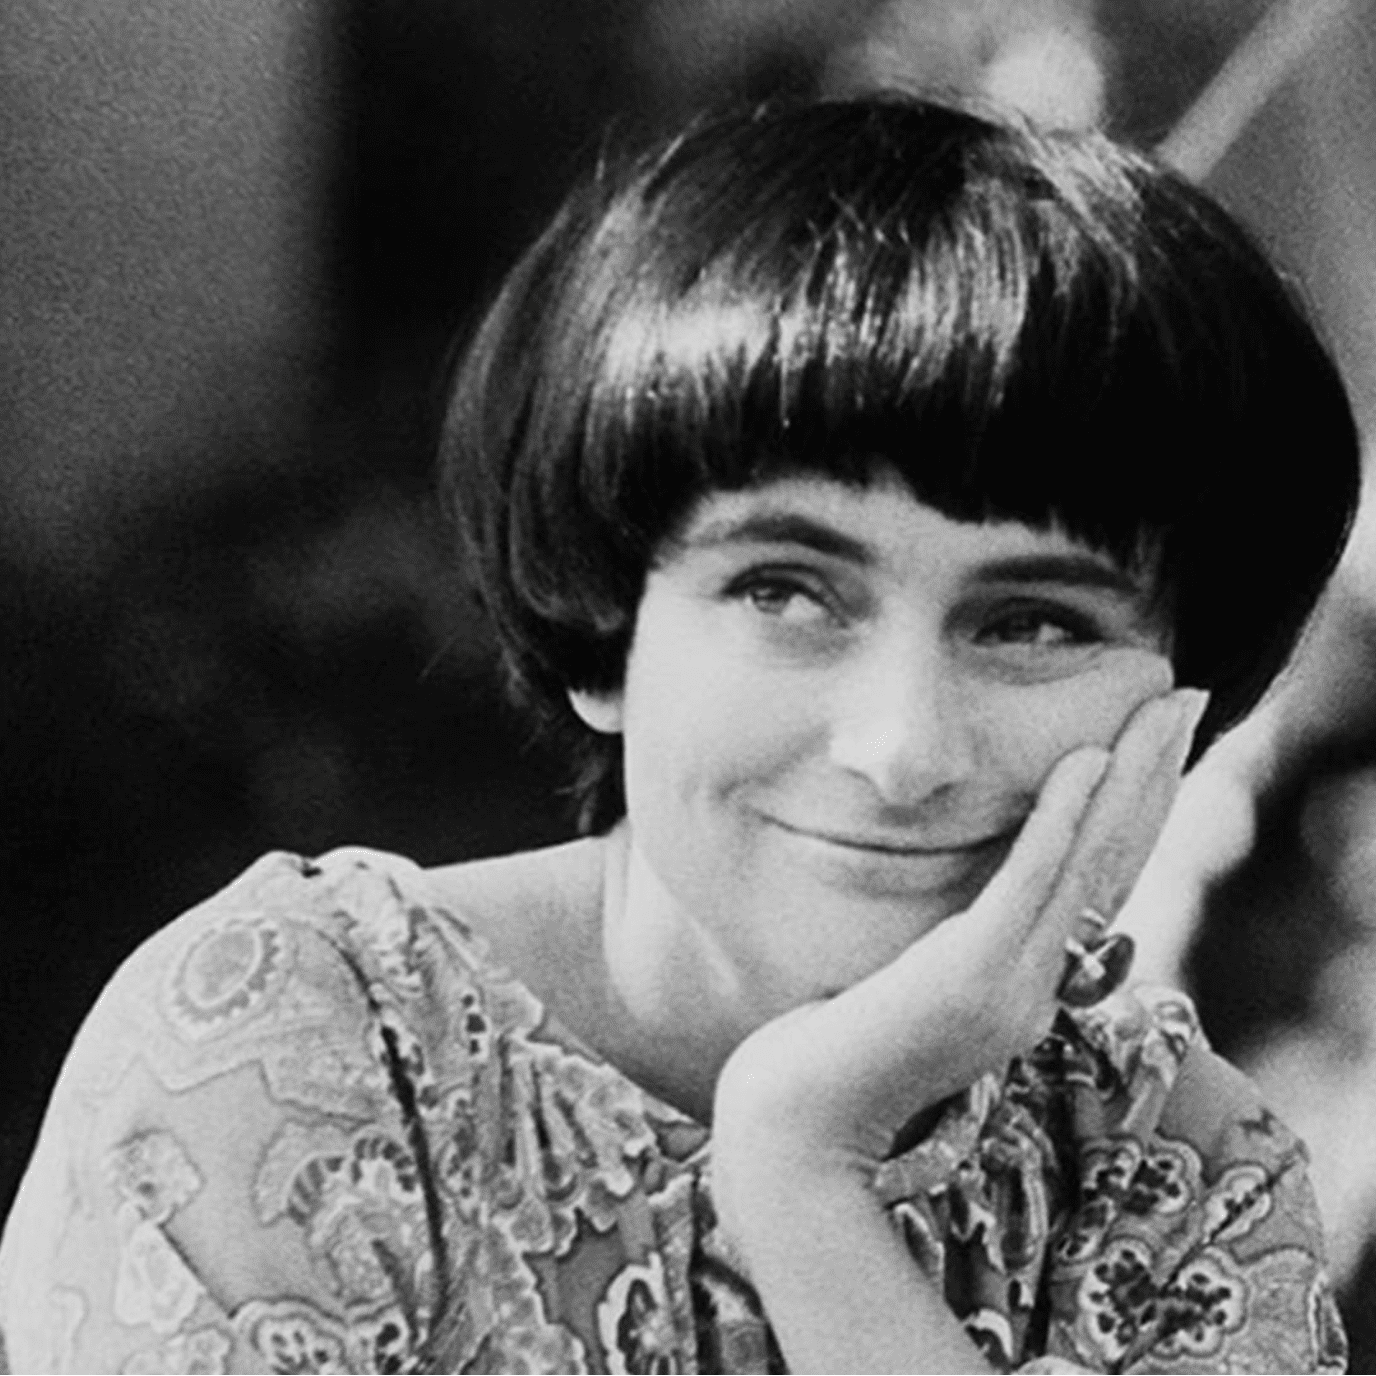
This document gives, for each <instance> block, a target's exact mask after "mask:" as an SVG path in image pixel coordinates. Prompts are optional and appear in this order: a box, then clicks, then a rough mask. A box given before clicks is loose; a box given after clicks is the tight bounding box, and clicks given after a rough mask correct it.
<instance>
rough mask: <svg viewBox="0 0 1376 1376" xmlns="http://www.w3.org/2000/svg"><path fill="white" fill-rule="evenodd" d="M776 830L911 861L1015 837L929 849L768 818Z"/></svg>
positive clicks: (1003, 834)
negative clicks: (795, 824) (800, 825)
mask: <svg viewBox="0 0 1376 1376" xmlns="http://www.w3.org/2000/svg"><path fill="white" fill-rule="evenodd" d="M769 820H770V821H772V822H773V823H774V824H775V825H776V826H778V827H781V828H782V829H783V830H784V831H788V832H792V833H793V835H795V836H802V837H806V838H807V839H808V840H811V841H822V842H826V843H827V844H829V845H833V846H840V847H844V848H845V849H847V850H855V851H868V852H870V853H872V854H875V855H885V856H895V857H898V858H904V859H907V858H911V859H915V860H917V859H924V858H926V859H939V858H943V857H950V856H959V855H970V854H972V853H975V852H979V851H984V850H990V849H993V848H994V847H996V846H999V845H1003V844H1006V843H1008V842H1010V841H1011V840H1012V839H1013V837H1014V836H1016V835H1017V832H1018V828H1017V827H1012V828H1010V829H1008V830H1006V831H1000V832H996V833H994V834H993V835H990V836H982V837H979V838H978V839H977V840H973V841H959V842H954V843H948V844H946V845H933V844H931V842H917V841H911V840H906V839H899V838H897V837H890V836H866V835H858V834H853V833H846V832H839V831H830V830H827V829H825V828H819V827H799V826H793V825H791V824H790V823H788V822H784V821H781V820H780V819H779V818H776V817H775V818H770V819H769Z"/></svg>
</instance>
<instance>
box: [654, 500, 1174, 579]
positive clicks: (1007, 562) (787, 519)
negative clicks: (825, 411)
mask: <svg viewBox="0 0 1376 1376" xmlns="http://www.w3.org/2000/svg"><path fill="white" fill-rule="evenodd" d="M751 543H759V544H794V545H803V546H805V547H806V548H808V549H813V550H816V551H817V552H818V553H819V554H827V555H831V556H832V557H834V558H838V559H845V560H848V561H849V562H850V563H853V564H858V565H861V566H862V567H870V566H872V565H874V564H875V563H877V562H878V561H877V559H876V557H875V553H874V550H873V549H872V548H871V547H870V546H869V545H867V544H866V543H865V542H864V541H863V540H858V539H856V538H855V537H854V536H851V535H845V534H843V533H842V532H841V531H839V530H836V529H835V528H834V527H833V526H829V525H827V524H826V523H824V522H821V521H815V520H813V519H812V518H811V517H808V516H802V515H799V514H798V513H796V512H790V511H781V512H771V511H762V512H755V513H753V514H752V515H749V516H742V517H735V518H733V517H726V518H724V519H721V520H717V521H709V522H707V523H706V524H705V525H703V526H701V527H699V528H698V529H697V530H690V531H687V532H686V533H685V534H683V535H681V536H679V537H678V539H676V540H675V541H674V544H675V545H676V546H677V547H678V548H679V549H711V548H715V547H718V546H721V545H731V544H751ZM976 579H977V581H979V582H981V583H1059V584H1062V585H1064V586H1068V587H1075V588H1101V589H1104V590H1106V591H1109V592H1116V593H1119V594H1120V595H1122V596H1124V597H1131V598H1142V597H1144V596H1146V594H1147V589H1146V588H1145V587H1144V586H1143V585H1142V583H1141V582H1140V581H1139V580H1138V579H1136V578H1134V577H1133V576H1132V575H1131V574H1129V573H1127V572H1126V571H1125V570H1124V569H1122V568H1120V567H1119V566H1118V565H1117V564H1115V563H1112V562H1110V561H1108V560H1107V559H1104V558H1100V557H1096V556H1095V555H1093V554H1078V553H1068V554H1024V555H1011V556H1009V557H1008V558H1005V559H995V560H992V561H990V562H989V563H987V564H982V565H980V567H979V569H978V571H977V573H976Z"/></svg>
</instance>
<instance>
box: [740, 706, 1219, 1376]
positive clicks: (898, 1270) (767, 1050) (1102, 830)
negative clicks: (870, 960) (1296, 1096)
mask: <svg viewBox="0 0 1376 1376" xmlns="http://www.w3.org/2000/svg"><path fill="white" fill-rule="evenodd" d="M1201 707H1202V703H1201V702H1199V701H1198V700H1191V699H1190V698H1188V697H1185V696H1181V697H1173V698H1168V699H1164V700H1157V701H1155V702H1153V703H1149V704H1147V705H1146V706H1145V707H1143V708H1142V709H1141V710H1140V711H1139V713H1138V714H1137V715H1136V717H1135V718H1134V721H1133V722H1132V723H1131V724H1130V725H1129V726H1128V727H1127V728H1126V729H1125V731H1124V733H1123V735H1122V737H1121V738H1120V740H1119V742H1118V743H1117V745H1116V746H1115V749H1114V753H1113V757H1112V759H1111V760H1107V759H1106V757H1105V753H1104V752H1102V751H1097V750H1082V751H1076V752H1073V753H1072V754H1071V755H1069V756H1067V757H1066V758H1065V759H1064V760H1062V761H1061V762H1060V764H1059V765H1057V767H1056V769H1054V770H1053V771H1052V774H1051V776H1050V778H1049V779H1048V780H1047V782H1046V784H1045V785H1044V786H1043V789H1042V793H1041V796H1040V798H1039V800H1038V803H1037V807H1036V809H1035V810H1034V811H1033V813H1032V815H1031V816H1030V817H1029V819H1028V821H1027V823H1026V824H1025V826H1024V828H1023V831H1022V834H1021V835H1020V837H1019V839H1018V841H1017V843H1016V844H1015V846H1014V847H1013V850H1012V852H1011V854H1010V856H1009V859H1008V860H1007V862H1006V863H1005V865H1004V867H1003V869H1001V870H1000V872H999V874H998V875H996V876H995V878H994V880H993V881H991V883H990V884H989V886H988V887H987V888H986V890H985V892H984V893H983V894H982V895H981V897H980V898H979V900H978V901H977V902H976V903H975V904H974V906H973V907H972V908H971V909H969V910H968V911H967V912H965V913H962V914H958V915H956V916H954V917H952V918H949V919H948V920H947V921H945V922H943V923H942V924H940V925H939V926H938V927H937V928H936V929H934V930H933V931H932V932H929V933H928V934H927V935H926V936H925V937H923V938H922V939H920V940H919V941H917V942H915V943H914V944H913V945H912V946H911V947H909V949H908V950H907V951H906V952H904V954H903V955H901V956H900V957H899V958H898V960H896V961H894V962H893V964H891V965H889V966H887V967H885V968H884V969H883V970H880V971H879V972H877V973H876V974H875V975H873V976H871V977H870V978H869V979H867V980H864V981H862V982H861V983H859V984H857V985H855V986H854V987H853V988H851V989H849V990H847V991H846V992H845V993H843V994H841V995H839V996H837V997H836V998H834V999H831V1000H830V1001H828V1002H826V1003H822V1004H812V1005H808V1006H805V1007H803V1008H799V1009H795V1010H794V1011H793V1012H791V1013H789V1014H786V1015H785V1016H784V1017H782V1018H779V1019H776V1020H775V1021H774V1022H772V1023H769V1024H767V1025H766V1026H765V1027H763V1028H761V1029H760V1030H759V1031H758V1032H756V1033H754V1034H753V1035H752V1036H751V1037H750V1038H748V1039H747V1040H746V1041H745V1042H744V1043H743V1044H742V1045H741V1047H740V1048H738V1049H737V1051H736V1052H735V1054H734V1055H733V1056H732V1058H731V1060H730V1061H729V1062H728V1063H727V1066H726V1068H725V1070H724V1071H723V1074H722V1077H721V1080H720V1082H719V1085H718V1088H717V1097H716V1105H715V1117H714V1147H713V1150H714V1166H713V1170H714V1187H715V1193H716V1197H717V1199H718V1202H719V1206H720V1208H721V1212H722V1215H723V1220H724V1226H726V1228H727V1229H728V1231H729V1232H731V1233H732V1234H733V1235H734V1237H735V1240H736V1244H737V1246H738V1248H739V1250H740V1251H741V1252H742V1254H743V1255H744V1256H745V1257H746V1259H747V1261H748V1263H749V1266H750V1270H751V1274H752V1278H753V1279H754V1281H755V1283H756V1285H757V1287H758V1289H759V1292H760V1296H761V1298H762V1300H763V1301H764V1305H765V1309H766V1311H767V1313H768V1314H769V1316H770V1320H771V1322H772V1323H773V1325H774V1329H775V1332H776V1334H777V1335H778V1338H779V1342H780V1345H781V1347H782V1349H783V1352H784V1355H785V1357H786V1358H787V1360H788V1362H789V1364H790V1366H792V1367H793V1368H794V1369H801V1370H829V1371H852V1370H861V1371H870V1370H879V1371H883V1370H905V1371H931V1370H961V1371H979V1370H985V1369H987V1367H986V1365H985V1364H984V1362H983V1358H982V1356H981V1354H980V1352H979V1351H978V1350H977V1349H976V1347H975V1346H974V1344H973V1342H971V1341H970V1340H969V1339H967V1338H966V1337H965V1335H964V1333H963V1332H962V1331H961V1328H960V1325H959V1324H958V1323H957V1322H956V1320H955V1318H954V1317H953V1316H952V1315H951V1314H950V1313H949V1312H948V1311H947V1309H946V1307H945V1304H944V1300H943V1297H942V1295H941V1294H940V1292H939V1290H938V1289H937V1287H936V1285H935V1284H934V1283H933V1282H932V1281H931V1280H929V1279H928V1278H927V1277H926V1276H925V1275H923V1274H922V1272H921V1271H920V1269H919V1268H918V1266H917V1264H916V1263H915V1262H914V1261H913V1260H912V1259H911V1258H910V1256H909V1255H908V1253H907V1250H906V1248H905V1247H904V1246H902V1245H901V1244H900V1241H899V1239H898V1238H897V1237H896V1235H895V1234H894V1233H893V1231H892V1228H891V1225H890V1224H889V1222H888V1220H887V1218H885V1217H884V1215H883V1212H882V1209H881V1207H880V1204H879V1202H878V1200H877V1198H876V1197H875V1196H874V1194H873V1192H872V1191H871V1190H870V1189H869V1188H868V1186H869V1182H870V1181H872V1179H873V1176H874V1172H875V1171H876V1169H877V1167H878V1165H879V1163H880V1161H882V1159H883V1158H884V1156H885V1154H886V1153H887V1151H888V1149H889V1147H890V1145H891V1144H892V1142H893V1140H894V1136H895V1134H896V1132H897V1131H898V1129H899V1128H900V1126H901V1125H902V1123H903V1122H904V1121H905V1120H906V1119H907V1118H908V1117H909V1116H910V1115H911V1113H912V1112H913V1111H914V1107H915V1106H923V1105H931V1104H934V1103H937V1102H938V1101H940V1100H942V1099H944V1098H945V1097H946V1096H948V1095H949V1094H951V1093H953V1092H955V1091H957V1090H960V1089H963V1088H964V1087H966V1086H967V1085H969V1084H971V1083H973V1082H974V1081H975V1080H977V1079H978V1078H979V1077H980V1076H981V1075H983V1074H984V1073H986V1072H987V1071H989V1070H991V1069H1001V1068H1002V1067H1003V1066H1005V1065H1006V1064H1007V1063H1008V1061H1009V1060H1010V1059H1011V1058H1012V1057H1013V1056H1014V1055H1016V1054H1018V1053H1019V1052H1021V1051H1023V1050H1025V1049H1026V1048H1027V1047H1029V1046H1031V1045H1033V1044H1034V1043H1035V1042H1037V1041H1039V1040H1040V1039H1041V1037H1042V1036H1043V1035H1044V1034H1045V1033H1046V1031H1047V1030H1048V1029H1049V1027H1050V1025H1051V1022H1052V1019H1053V1017H1054V1015H1055V1011H1056V1008H1057V1001H1056V990H1057V985H1058V983H1059V981H1060V978H1061V974H1062V972H1063V970H1064V968H1065V941H1066V937H1067V936H1069V935H1071V934H1072V933H1074V932H1075V931H1076V930H1077V928H1076V924H1077V922H1078V921H1079V919H1080V914H1081V913H1082V912H1083V911H1084V909H1085V907H1087V906H1092V907H1094V908H1095V909H1097V910H1098V911H1100V912H1107V913H1112V912H1114V911H1116V910H1117V908H1118V906H1119V904H1121V902H1122V900H1123V898H1124V896H1125V895H1126V893H1127V892H1128V890H1129V889H1130V887H1131V885H1132V883H1133V881H1134V880H1135V879H1136V876H1137V873H1138V871H1139V870H1140V868H1141V865H1142V863H1143V862H1144V860H1145V858H1146V855H1147V854H1148V852H1149V851H1150V849H1151V846H1152V844H1153V843H1154V841H1155V839H1156V835H1157V832H1158V831H1159V829H1160V826H1161V823H1162V821H1163V820H1164V818H1165V815H1166V812H1167V810H1168V808H1169V806H1170V802H1171V799H1172V797H1173V795H1174V791H1175V786H1176V782H1177V781H1178V778H1179V772H1180V767H1181V763H1182V761H1183V758H1184V754H1185V750H1186V748H1187V744H1188V739H1189V734H1190V730H1191V728H1192V726H1193V722H1194V720H1195V719H1196V717H1197V713H1198V710H1199V709H1200V708H1201ZM1101 779H1102V781H1101ZM788 1179H791V1180H792V1181H793V1182H794V1183H795V1185H796V1183H797V1182H798V1181H800V1180H801V1181H803V1182H806V1188H807V1196H806V1197H807V1200H808V1204H807V1208H806V1211H804V1210H800V1209H799V1207H798V1196H797V1193H796V1191H795V1190H790V1189H788V1188H786V1187H785V1185H784V1183H783V1182H784V1181H785V1180H788ZM803 1212H805V1213H806V1216H805V1217H799V1216H798V1215H799V1214H800V1213H803Z"/></svg>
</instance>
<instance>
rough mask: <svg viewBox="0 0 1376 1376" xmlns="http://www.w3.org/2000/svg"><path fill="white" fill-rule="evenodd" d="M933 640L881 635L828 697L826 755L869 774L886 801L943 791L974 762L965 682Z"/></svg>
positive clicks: (903, 801)
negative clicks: (830, 698)
mask: <svg viewBox="0 0 1376 1376" xmlns="http://www.w3.org/2000/svg"><path fill="white" fill-rule="evenodd" d="M939 642H940V638H939V636H933V635H894V636H892V637H889V638H887V639H886V641H885V642H884V643H883V644H881V645H876V646H875V647H874V648H873V652H872V653H871V654H868V655H865V656H863V657H862V658H861V659H860V660H859V661H857V662H856V663H854V664H853V665H851V666H850V672H849V673H848V675H847V680H846V682H845V683H844V684H843V685H842V688H841V691H840V692H839V694H838V695H837V698H836V699H835V702H834V719H833V724H832V730H831V741H830V758H831V762H832V763H833V764H835V765H837V766H839V767H840V768H842V769H844V770H846V771H848V772H850V773H852V774H858V775H860V776H862V777H863V778H865V779H866V780H868V782H869V783H870V785H871V786H872V787H873V788H874V790H875V792H876V793H877V794H878V795H879V796H880V798H881V799H882V800H883V801H884V802H885V803H887V804H890V805H892V806H896V807H912V806H915V805H918V804H921V803H924V802H927V801H929V800H932V799H934V798H936V797H937V796H938V795H941V794H943V793H948V792H950V791H951V790H952V789H954V788H955V787H956V786H958V785H959V784H961V783H963V782H964V781H966V780H968V779H969V778H970V777H971V775H972V774H973V772H974V769H975V763H976V754H977V751H976V741H975V735H976V728H975V716H974V708H975V703H974V702H973V699H972V696H971V690H972V685H970V684H969V683H967V682H965V681H964V678H963V677H962V676H961V675H960V674H959V673H958V672H957V671H956V669H955V666H954V665H953V664H951V663H950V662H949V661H948V658H947V656H945V655H944V654H943V652H942V649H941V646H940V643H939Z"/></svg>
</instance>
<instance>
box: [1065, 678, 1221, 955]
mask: <svg viewBox="0 0 1376 1376" xmlns="http://www.w3.org/2000/svg"><path fill="white" fill-rule="evenodd" d="M1205 700H1206V699H1205V696H1204V695H1203V694H1199V693H1197V692H1195V691H1194V690H1190V689H1187V690H1182V691H1180V692H1177V693H1172V694H1170V695H1168V696H1167V697H1163V698H1157V699H1153V700H1152V701H1150V702H1148V703H1145V704H1144V705H1143V706H1142V707H1141V708H1139V709H1138V711H1137V712H1136V713H1134V715H1133V718H1132V720H1131V721H1130V722H1129V723H1128V725H1127V726H1126V727H1125V728H1124V730H1123V732H1122V733H1121V734H1120V736H1119V739H1118V742H1117V744H1116V745H1115V747H1114V752H1113V759H1112V761H1111V762H1110V764H1109V767H1108V769H1107V770H1106V771H1105V774H1104V778H1103V781H1102V783H1101V784H1100V786H1099V788H1098V789H1097V790H1096V791H1095V794H1094V797H1093V799H1092V801H1091V803H1090V805H1089V806H1088V807H1087V808H1086V810H1085V814H1084V819H1083V821H1082V823H1081V825H1080V828H1079V831H1078V834H1077V836H1076V838H1075V841H1074V843H1073V845H1072V846H1071V849H1070V853H1069V855H1068V857H1067V860H1066V863H1065V865H1064V866H1063V867H1062V869H1061V872H1060V874H1059V875H1058V876H1057V881H1056V884H1055V886H1054V890H1053V892H1052V894H1051V895H1050V897H1049V899H1048V902H1047V904H1046V905H1045V908H1044V913H1043V918H1042V923H1043V925H1045V926H1046V927H1047V928H1048V930H1047V931H1045V933H1044V939H1045V941H1046V943H1047V945H1048V947H1049V948H1055V949H1057V950H1059V948H1060V947H1061V946H1063V944H1064V940H1065V938H1066V937H1067V936H1069V937H1073V938H1080V939H1083V937H1082V930H1083V927H1084V925H1085V922H1086V918H1085V914H1086V913H1093V914H1096V915H1098V916H1101V917H1103V918H1106V919H1108V920H1109V921H1110V922H1111V921H1112V919H1113V918H1114V917H1116V916H1117V913H1118V909H1119V908H1120V907H1121V906H1122V904H1123V903H1124V902H1125V901H1126V899H1127V896H1128V894H1129V893H1130V892H1131V890H1132V886H1133V885H1134V884H1135V883H1136V882H1137V877H1138V875H1139V874H1140V873H1141V871H1142V868H1143V866H1144V865H1145V864H1146V861H1147V857H1148V856H1149V855H1150V854H1151V851H1152V849H1153V847H1154V846H1155V845H1156V841H1157V839H1158V837H1159V836H1160V833H1161V829H1162V827H1163V826H1164V825H1165V821H1166V817H1167V815H1168V814H1169V812H1170V807H1171V803H1172V801H1173V800H1174V797H1175V792H1176V789H1177V788H1178V786H1179V782H1180V771H1181V769H1182V768H1183V766H1184V761H1185V758H1186V756H1187V754H1188V752H1189V746H1190V740H1191V738H1192V736H1193V733H1194V728H1195V725H1196V724H1197V722H1198V720H1199V716H1200V714H1201V713H1202V711H1203V709H1204V703H1205Z"/></svg>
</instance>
